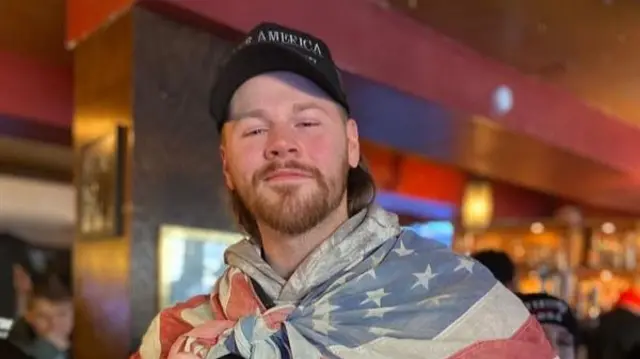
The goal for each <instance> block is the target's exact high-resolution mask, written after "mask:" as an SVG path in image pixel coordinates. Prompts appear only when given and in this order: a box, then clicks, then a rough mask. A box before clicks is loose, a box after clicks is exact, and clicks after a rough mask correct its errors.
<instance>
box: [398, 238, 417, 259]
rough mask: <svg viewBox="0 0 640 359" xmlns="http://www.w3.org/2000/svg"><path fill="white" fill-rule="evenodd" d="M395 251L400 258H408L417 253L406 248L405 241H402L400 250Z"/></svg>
mask: <svg viewBox="0 0 640 359" xmlns="http://www.w3.org/2000/svg"><path fill="white" fill-rule="evenodd" d="M393 251H394V252H396V254H397V255H398V257H404V256H408V255H410V254H413V252H415V251H414V250H413V249H407V248H405V246H404V242H403V241H400V248H396V249H394V250H393Z"/></svg>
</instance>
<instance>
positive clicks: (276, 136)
mask: <svg viewBox="0 0 640 359" xmlns="http://www.w3.org/2000/svg"><path fill="white" fill-rule="evenodd" d="M299 152H300V148H299V146H298V142H297V141H296V138H295V136H294V134H293V133H292V131H291V130H288V129H278V130H271V131H269V142H268V144H267V148H266V154H265V155H266V157H267V159H275V158H287V157H292V156H297V155H298V153H299Z"/></svg>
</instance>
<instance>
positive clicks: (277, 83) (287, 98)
mask: <svg viewBox="0 0 640 359" xmlns="http://www.w3.org/2000/svg"><path fill="white" fill-rule="evenodd" d="M313 100H317V101H331V102H333V100H332V99H331V97H330V96H329V95H328V94H327V93H326V92H325V91H323V90H322V89H321V88H320V87H319V86H318V85H316V84H315V83H314V82H313V81H311V80H309V79H307V78H305V77H302V76H300V75H297V74H295V73H292V72H269V73H265V74H262V75H258V76H255V77H253V78H251V79H249V80H248V81H246V82H245V83H244V84H242V85H241V86H240V87H239V88H238V89H237V90H236V92H235V93H234V94H233V97H232V98H231V102H230V105H229V110H230V112H231V114H233V113H235V112H237V111H240V110H241V111H247V110H254V109H256V108H258V107H260V106H261V105H263V106H264V105H273V104H277V103H286V102H304V101H307V102H308V101H313Z"/></svg>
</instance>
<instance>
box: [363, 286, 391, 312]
mask: <svg viewBox="0 0 640 359" xmlns="http://www.w3.org/2000/svg"><path fill="white" fill-rule="evenodd" d="M387 295H389V293H385V292H384V288H380V289H378V290H372V291H369V292H367V297H368V298H367V299H365V300H363V301H362V303H360V304H361V305H362V304H367V303H369V302H372V303H376V305H377V306H378V307H379V306H380V305H381V300H382V298H384V297H386V296H387Z"/></svg>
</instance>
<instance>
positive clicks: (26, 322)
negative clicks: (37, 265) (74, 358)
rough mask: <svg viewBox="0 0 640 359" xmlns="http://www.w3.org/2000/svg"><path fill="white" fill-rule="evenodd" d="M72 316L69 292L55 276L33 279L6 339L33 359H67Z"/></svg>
mask: <svg viewBox="0 0 640 359" xmlns="http://www.w3.org/2000/svg"><path fill="white" fill-rule="evenodd" d="M73 318H74V316H73V303H72V297H71V293H70V292H69V290H68V289H67V288H66V287H65V286H64V285H63V284H62V283H61V281H60V280H59V279H58V278H57V277H55V276H51V275H49V276H46V278H42V279H40V280H34V285H33V288H32V291H31V293H30V295H29V297H28V301H27V306H26V312H25V314H24V316H23V317H21V318H20V319H18V320H17V321H16V323H15V324H14V326H13V328H12V329H11V332H10V333H9V338H8V340H9V341H10V342H11V343H13V344H15V345H16V346H17V347H19V348H20V349H22V351H23V352H24V353H26V354H28V355H30V356H31V357H33V358H34V359H67V358H69V353H68V351H69V347H70V344H71V332H72V330H73Z"/></svg>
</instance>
